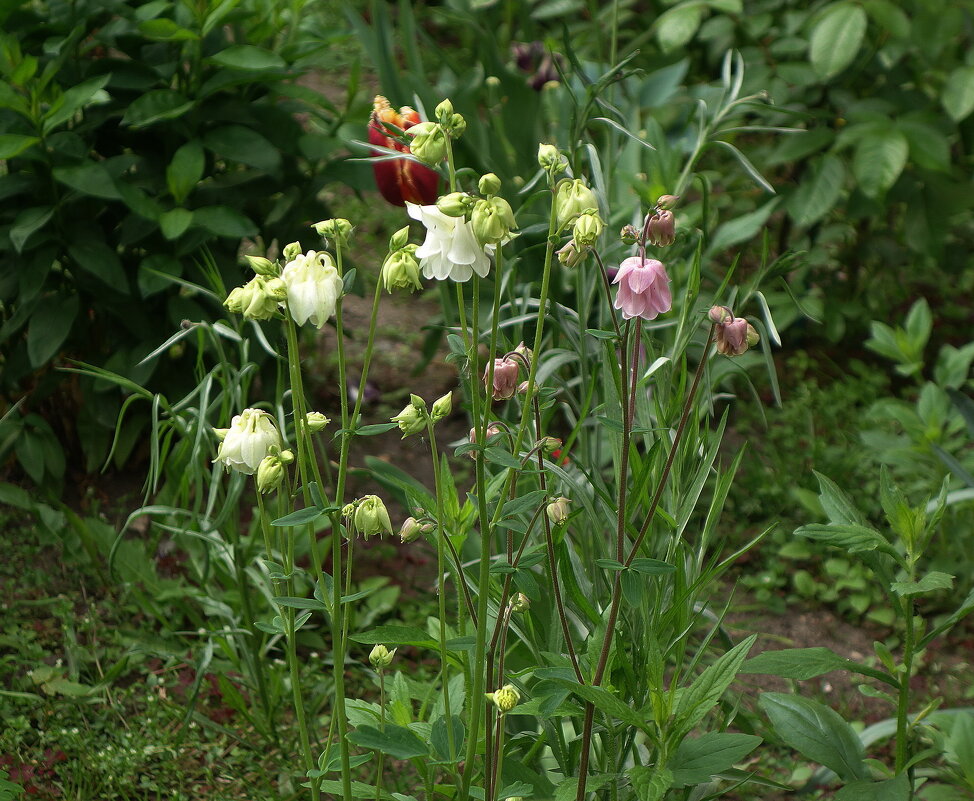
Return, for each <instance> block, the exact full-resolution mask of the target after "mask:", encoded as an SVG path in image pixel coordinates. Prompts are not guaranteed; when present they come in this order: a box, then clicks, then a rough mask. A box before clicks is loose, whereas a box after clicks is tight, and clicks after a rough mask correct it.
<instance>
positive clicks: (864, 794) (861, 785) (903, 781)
mask: <svg viewBox="0 0 974 801" xmlns="http://www.w3.org/2000/svg"><path fill="white" fill-rule="evenodd" d="M952 792H953V791H952ZM912 797H913V793H912V792H911V790H910V779H909V777H908V776H907V774H906V773H901V774H900V775H899V776H894V777H893V778H892V779H886V780H885V781H881V782H870V781H857V782H850V783H849V784H847V785H846V786H845V787H843V788H842V789H841V790H839V792H837V793H836V794H835V801H909V799H910V798H912ZM952 797H953V796H952Z"/></svg>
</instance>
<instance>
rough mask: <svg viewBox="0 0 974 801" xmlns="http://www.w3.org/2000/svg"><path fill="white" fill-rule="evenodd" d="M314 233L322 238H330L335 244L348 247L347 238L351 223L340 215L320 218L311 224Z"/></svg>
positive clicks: (350, 231) (349, 234)
mask: <svg viewBox="0 0 974 801" xmlns="http://www.w3.org/2000/svg"><path fill="white" fill-rule="evenodd" d="M311 227H312V228H314V229H315V233H317V234H318V236H320V237H322V238H323V239H330V240H331V241H332V242H334V243H335V244H336V245H340V246H341V247H348V240H349V238H350V237H351V235H352V224H351V223H350V222H349V221H348V220H346V219H343V218H342V217H335V218H334V219H331V220H322V221H321V222H316V223H315V224H314V225H312V226H311Z"/></svg>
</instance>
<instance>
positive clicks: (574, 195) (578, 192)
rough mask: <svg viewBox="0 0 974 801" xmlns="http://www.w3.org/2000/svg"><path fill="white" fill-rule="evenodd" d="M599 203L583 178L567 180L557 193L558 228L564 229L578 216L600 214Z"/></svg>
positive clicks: (559, 186)
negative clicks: (591, 213) (589, 213)
mask: <svg viewBox="0 0 974 801" xmlns="http://www.w3.org/2000/svg"><path fill="white" fill-rule="evenodd" d="M598 208H599V201H598V199H597V198H596V197H595V193H594V192H593V191H592V190H591V189H589V188H588V187H587V186H586V185H585V182H584V181H583V180H582V179H581V178H575V179H573V180H570V179H568V178H566V179H565V180H563V181H561V182H560V183H559V184H558V188H557V190H556V191H555V213H556V218H557V221H558V226H559V227H563V226H565V225H567V224H568V223H569V222H571V221H572V220H574V219H575V218H576V217H578V215H580V214H585V213H588V212H593V213H598Z"/></svg>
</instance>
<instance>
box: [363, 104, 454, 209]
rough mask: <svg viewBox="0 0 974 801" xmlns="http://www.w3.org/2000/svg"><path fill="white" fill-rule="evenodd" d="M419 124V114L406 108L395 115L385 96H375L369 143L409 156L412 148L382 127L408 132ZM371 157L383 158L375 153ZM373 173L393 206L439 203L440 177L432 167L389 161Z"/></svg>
mask: <svg viewBox="0 0 974 801" xmlns="http://www.w3.org/2000/svg"><path fill="white" fill-rule="evenodd" d="M419 121H420V120H419V114H418V113H417V112H416V110H415V109H412V108H410V107H409V106H403V107H402V108H401V109H399V111H396V110H395V109H394V108H393V107H392V105H391V104H390V103H389V101H388V100H386V99H385V98H384V97H383V96H382V95H376V97H375V101H374V102H373V104H372V116H371V118H370V119H369V142H370V143H372V144H373V145H379V146H381V147H385V148H388V149H390V150H398V151H399V152H400V153H409V152H410V149H409V145H407V144H404V143H402V142H400V141H398V140H397V139H395V138H394V137H392V136H390V132H389V130H388V129H387V128H386V127H385V126H384V125H383V123H388V124H389V125H395V126H396V127H397V128H400V129H402V130H403V131H408V130H409V129H410V128H412V127H413V126H414V125H417V124H418V123H419ZM372 155H374V156H381V155H383V154H381V153H379V152H378V151H372ZM372 170H373V172H374V173H375V183H376V186H378V188H379V192H380V193H381V194H382V197H384V198H385V199H386V200H387V201H389V202H390V203H392V204H393V205H394V206H404V205H406V203H422V204H428V203H435V202H436V196H437V194H438V190H439V183H440V176H439V175H437V173H436V172H434V171H433V170H431V169H430V168H429V167H424V166H423V165H422V164H417V163H416V162H415V161H409V160H408V159H387V160H385V161H376V162H373V164H372Z"/></svg>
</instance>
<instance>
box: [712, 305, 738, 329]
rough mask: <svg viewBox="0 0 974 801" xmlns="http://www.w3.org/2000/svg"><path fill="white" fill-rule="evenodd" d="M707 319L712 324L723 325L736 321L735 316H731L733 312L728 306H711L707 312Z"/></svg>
mask: <svg viewBox="0 0 974 801" xmlns="http://www.w3.org/2000/svg"><path fill="white" fill-rule="evenodd" d="M707 318H708V319H709V320H710V322H712V323H716V324H718V325H719V324H721V323H729V322H730V321H731V320H733V319H734V315H733V314H731V310H730V309H728V308H727V307H726V306H711V307H710V311H708V312H707Z"/></svg>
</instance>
